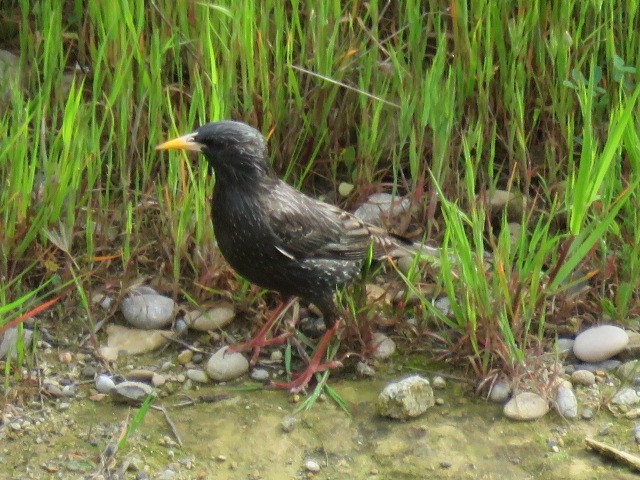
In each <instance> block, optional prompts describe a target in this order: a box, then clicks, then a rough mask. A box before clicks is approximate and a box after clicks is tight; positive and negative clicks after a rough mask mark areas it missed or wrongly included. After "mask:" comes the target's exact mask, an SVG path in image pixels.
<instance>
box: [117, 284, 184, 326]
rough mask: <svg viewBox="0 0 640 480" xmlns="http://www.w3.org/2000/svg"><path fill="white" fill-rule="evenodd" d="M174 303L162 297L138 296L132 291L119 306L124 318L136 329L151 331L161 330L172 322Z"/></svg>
mask: <svg viewBox="0 0 640 480" xmlns="http://www.w3.org/2000/svg"><path fill="white" fill-rule="evenodd" d="M174 308H175V302H174V301H173V300H172V299H171V298H169V297H165V296H164V295H158V294H155V293H154V294H148V293H147V294H140V293H139V292H138V291H133V292H131V293H130V294H129V296H127V297H126V298H125V299H124V300H123V301H122V305H120V311H121V312H122V315H123V316H124V318H125V319H126V320H127V322H129V323H130V324H131V325H133V326H134V327H136V328H141V329H144V330H152V329H157V328H162V327H164V326H166V325H168V324H170V323H171V320H173V310H174Z"/></svg>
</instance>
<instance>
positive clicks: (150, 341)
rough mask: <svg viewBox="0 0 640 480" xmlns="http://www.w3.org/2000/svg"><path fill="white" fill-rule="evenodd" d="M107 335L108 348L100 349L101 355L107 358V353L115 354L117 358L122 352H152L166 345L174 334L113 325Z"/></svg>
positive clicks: (134, 353)
mask: <svg viewBox="0 0 640 480" xmlns="http://www.w3.org/2000/svg"><path fill="white" fill-rule="evenodd" d="M107 335H108V339H107V346H106V347H100V354H102V355H103V356H105V353H111V354H113V353H115V356H116V358H117V356H118V353H120V352H121V353H124V354H126V355H138V354H141V353H147V352H152V351H153V350H156V349H158V348H160V347H162V346H163V345H166V344H167V343H168V342H169V339H170V338H171V337H172V336H173V333H172V332H169V331H167V330H138V329H137V328H128V327H124V326H122V325H114V324H111V325H109V326H108V327H107ZM107 349H109V350H107ZM114 360H115V359H114Z"/></svg>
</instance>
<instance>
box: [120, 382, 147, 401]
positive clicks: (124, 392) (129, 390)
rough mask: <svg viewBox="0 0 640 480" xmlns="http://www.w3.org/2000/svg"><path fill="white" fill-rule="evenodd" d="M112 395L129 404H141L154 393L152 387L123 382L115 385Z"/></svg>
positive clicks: (138, 383) (139, 383) (144, 384)
mask: <svg viewBox="0 0 640 480" xmlns="http://www.w3.org/2000/svg"><path fill="white" fill-rule="evenodd" d="M113 393H114V394H115V395H116V398H118V399H119V400H123V401H129V402H141V401H143V400H144V399H145V398H147V396H149V395H152V394H153V393H154V390H153V387H151V386H150V385H147V384H146V383H142V382H131V381H124V382H120V383H119V384H117V385H116V387H115V389H114V390H113Z"/></svg>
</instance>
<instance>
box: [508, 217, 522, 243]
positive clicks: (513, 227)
mask: <svg viewBox="0 0 640 480" xmlns="http://www.w3.org/2000/svg"><path fill="white" fill-rule="evenodd" d="M507 229H508V230H509V240H510V241H511V245H512V246H514V247H515V246H516V245H518V242H520V237H522V225H520V224H519V223H515V222H509V223H507Z"/></svg>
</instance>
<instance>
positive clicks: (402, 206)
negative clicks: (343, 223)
mask: <svg viewBox="0 0 640 480" xmlns="http://www.w3.org/2000/svg"><path fill="white" fill-rule="evenodd" d="M410 205H411V201H410V200H409V199H408V198H400V197H396V196H393V195H391V194H389V193H374V194H373V195H371V196H370V197H369V198H367V201H366V202H365V203H363V204H362V205H361V206H360V207H359V208H358V209H357V210H356V211H355V212H354V215H355V216H356V217H358V218H359V219H360V220H362V221H364V222H367V223H371V224H373V225H381V224H382V223H383V220H384V218H385V217H390V218H393V217H396V216H398V215H400V214H401V213H403V212H405V211H406V210H408V209H409V207H410Z"/></svg>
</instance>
